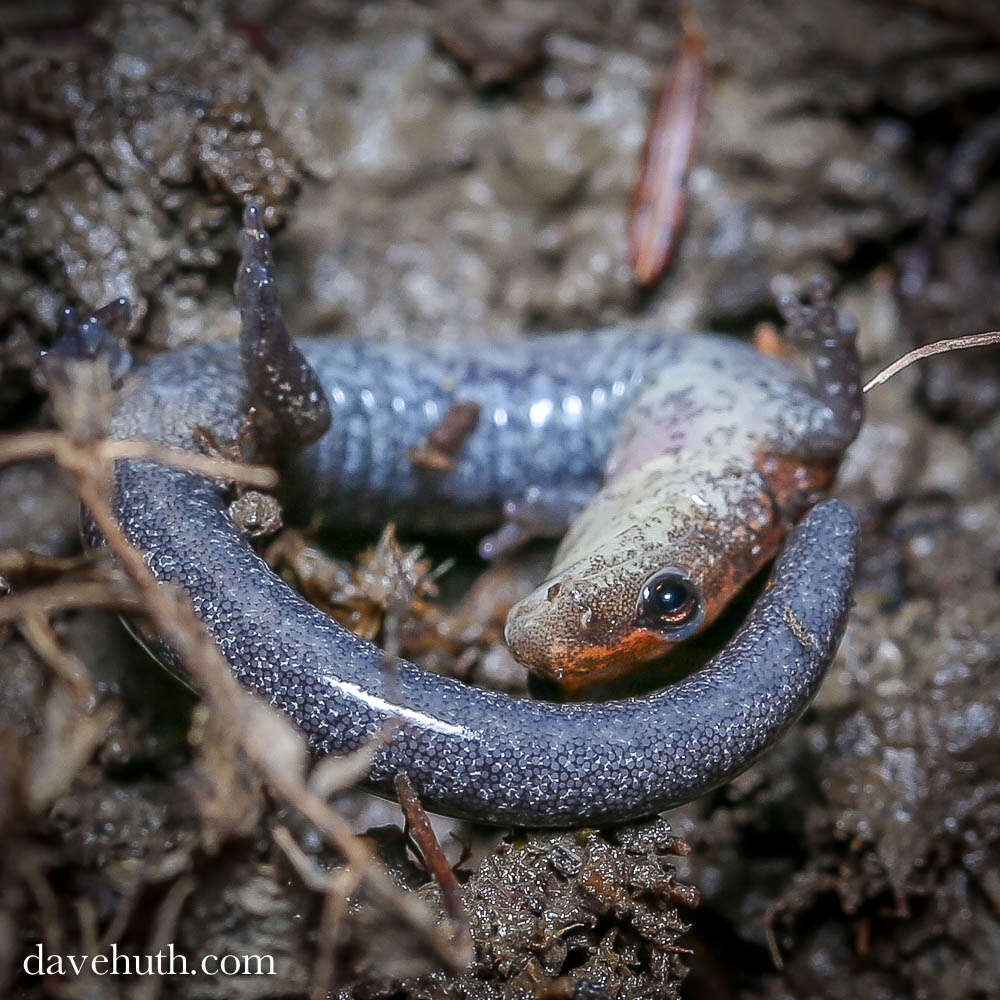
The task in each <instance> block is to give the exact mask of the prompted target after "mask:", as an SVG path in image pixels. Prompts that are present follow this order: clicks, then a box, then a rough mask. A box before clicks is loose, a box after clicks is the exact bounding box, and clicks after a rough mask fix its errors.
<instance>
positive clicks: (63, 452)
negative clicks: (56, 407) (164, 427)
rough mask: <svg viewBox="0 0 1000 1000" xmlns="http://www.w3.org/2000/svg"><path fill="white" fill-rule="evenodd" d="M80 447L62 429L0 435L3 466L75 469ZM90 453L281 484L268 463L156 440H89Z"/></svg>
mask: <svg viewBox="0 0 1000 1000" xmlns="http://www.w3.org/2000/svg"><path fill="white" fill-rule="evenodd" d="M78 450H79V442H78V441H74V440H71V439H70V438H68V437H67V436H66V435H65V434H64V433H62V432H61V431H25V432H22V433H18V434H5V435H0V465H7V464H9V463H10V462H23V461H26V460H29V459H38V458H51V459H54V460H55V461H56V463H57V464H59V465H61V466H62V467H63V468H66V469H68V470H69V471H73V467H74V466H75V465H76V464H77V458H76V456H74V455H73V454H72V453H73V452H74V451H78ZM88 452H89V453H90V454H91V455H92V456H93V458H94V459H96V460H97V461H98V462H99V463H101V464H102V465H103V464H106V463H108V462H113V461H115V460H117V459H135V460H139V461H148V462H157V463H159V464H160V465H169V466H171V467H172V468H175V469H183V470H184V471H185V472H193V473H195V474H197V475H199V476H207V477H208V478H209V479H219V480H226V481H228V482H234V483H240V484H241V485H244V486H253V487H254V488H256V489H260V490H272V489H274V487H275V486H277V484H278V474H277V473H276V472H275V471H274V469H272V468H269V467H268V466H266V465H247V464H246V463H244V462H234V461H232V460H230V459H228V458H220V457H218V456H216V455H202V454H200V453H199V452H196V451H188V450H187V449H185V448H175V447H173V446H172V445H166V444H157V443H156V442H154V441H136V440H132V439H124V440H117V439H114V438H107V439H103V440H100V441H94V442H89V443H88Z"/></svg>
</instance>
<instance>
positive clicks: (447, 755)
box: [112, 215, 858, 826]
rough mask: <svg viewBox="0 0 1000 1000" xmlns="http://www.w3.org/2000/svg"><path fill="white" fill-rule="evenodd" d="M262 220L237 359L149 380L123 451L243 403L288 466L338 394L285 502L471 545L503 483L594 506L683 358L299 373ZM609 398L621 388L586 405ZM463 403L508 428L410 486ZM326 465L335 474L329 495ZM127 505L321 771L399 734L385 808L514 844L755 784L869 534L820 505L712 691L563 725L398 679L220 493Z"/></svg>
mask: <svg viewBox="0 0 1000 1000" xmlns="http://www.w3.org/2000/svg"><path fill="white" fill-rule="evenodd" d="M248 222H249V223H250V225H248V227H247V228H248V230H250V232H249V233H247V234H245V235H244V262H243V266H242V268H241V276H240V279H239V281H238V289H237V290H238V295H239V298H240V304H241V307H242V309H243V318H244V336H243V357H242V358H241V356H240V350H239V348H238V347H237V345H235V344H227V343H219V344H213V345H207V346H200V347H196V348H192V349H190V350H187V351H182V352H179V353H176V354H173V355H169V356H164V357H161V358H158V359H156V360H155V361H153V362H152V363H151V364H150V365H148V366H147V367H146V368H145V369H144V371H143V372H142V373H141V374H140V376H138V379H139V381H138V384H137V385H134V386H133V388H132V391H131V392H129V393H127V394H125V395H124V396H123V398H122V399H121V401H120V402H119V403H118V406H117V409H116V412H115V415H114V419H113V428H112V431H113V433H114V434H115V435H116V436H120V437H125V436H138V437H144V438H148V439H152V440H156V441H162V442H165V443H170V444H175V445H181V446H185V447H195V446H196V438H197V434H198V432H199V429H202V428H204V429H208V430H210V431H211V432H213V434H214V435H215V436H216V437H217V438H218V439H220V440H223V441H225V440H234V439H236V437H237V435H238V433H239V432H240V429H241V426H242V424H243V423H244V421H245V418H246V414H247V411H248V407H249V405H250V404H251V403H252V404H253V405H254V406H255V407H256V408H257V409H258V411H260V415H259V418H258V419H259V425H260V427H261V428H262V431H261V433H262V435H263V437H264V438H265V439H266V441H267V444H268V447H269V448H270V450H271V452H272V453H274V452H275V451H280V449H281V447H282V446H283V445H284V443H285V442H287V441H288V440H289V439H295V440H294V443H293V445H292V446H291V447H292V449H293V450H296V449H297V448H298V447H299V446H300V445H301V443H302V442H303V441H305V440H308V439H309V438H311V437H315V436H316V435H317V434H321V433H322V432H323V430H324V428H325V425H326V423H327V419H328V415H329V414H328V413H327V412H324V411H325V409H326V406H325V404H324V402H323V400H322V396H323V395H325V396H326V398H327V399H328V400H329V406H330V410H331V411H332V417H333V427H332V429H331V430H330V431H329V432H328V433H327V437H326V438H322V439H321V440H320V441H319V443H318V444H317V445H316V446H315V447H313V448H312V449H307V450H306V451H305V452H304V453H303V454H302V455H300V456H299V457H297V458H294V459H293V461H292V462H291V469H290V471H289V474H288V479H289V481H290V482H291V483H292V484H293V490H292V492H293V495H296V494H297V495H300V496H302V495H312V496H313V497H319V498H320V500H321V501H322V502H324V503H325V504H326V505H327V506H328V507H329V508H332V509H333V510H334V511H335V513H336V514H337V515H338V516H341V517H345V518H346V517H348V516H349V515H351V514H352V512H353V514H354V516H353V517H352V520H354V521H357V520H362V521H364V520H372V521H376V522H378V521H382V520H383V519H384V518H386V517H395V518H397V519H400V520H402V521H404V522H408V523H411V524H415V525H419V526H421V527H428V526H433V525H435V524H438V525H440V524H442V523H443V524H444V525H445V526H447V527H450V528H454V527H455V526H456V525H458V524H463V525H472V524H479V523H482V522H483V521H484V520H490V519H493V520H496V518H497V517H498V516H499V515H500V514H501V513H502V506H503V503H504V501H506V500H510V499H511V492H510V487H511V486H515V487H520V488H523V487H524V486H525V484H528V483H531V484H534V485H539V484H541V485H542V486H543V487H544V490H543V492H544V493H546V496H545V498H544V499H545V503H546V504H547V509H556V510H559V509H560V507H563V508H565V509H566V510H567V511H570V510H573V509H575V508H577V507H578V506H579V504H580V503H581V502H582V498H585V497H586V496H587V495H592V494H593V493H594V491H595V490H597V489H598V487H599V486H600V482H601V476H602V473H603V465H604V462H605V459H606V458H607V456H608V453H609V452H610V450H611V448H612V445H613V442H614V438H615V435H616V431H617V428H618V424H619V422H620V421H621V420H622V419H623V417H624V415H625V414H627V412H628V409H629V406H630V404H631V403H632V402H634V400H635V399H636V397H637V392H638V390H639V389H640V387H641V386H642V385H643V383H644V380H645V378H646V377H647V375H648V369H649V365H650V363H651V359H652V361H655V362H656V363H657V364H658V365H661V364H663V363H665V361H669V360H670V358H671V357H672V352H673V350H674V348H673V347H669V346H667V347H665V342H664V340H663V339H661V338H648V337H636V335H634V334H631V333H627V332H623V331H607V332H604V333H600V334H583V335H573V336H552V337H543V338H536V339H532V340H526V341H524V342H523V343H520V344H517V345H512V346H510V347H506V348H502V349H500V348H495V347H493V346H490V347H489V348H488V349H487V350H488V351H489V353H488V355H487V357H488V360H485V359H484V357H483V354H482V352H483V350H484V345H475V344H473V345H471V346H470V345H466V346H464V347H463V346H461V345H458V346H455V347H450V348H448V347H441V348H439V349H436V350H434V351H431V352H426V351H421V350H418V349H415V348H410V347H407V348H401V347H399V346H393V347H391V348H389V347H385V346H381V347H380V346H377V345H365V344H361V343H357V342H352V341H345V340H337V339H328V340H303V341H301V342H300V343H299V345H298V346H299V347H300V348H301V351H302V353H301V355H299V354H298V353H297V352H296V350H295V347H294V346H293V345H292V343H291V341H290V339H289V338H288V336H287V334H286V333H285V332H284V329H283V327H282V326H281V323H280V316H278V313H277V307H276V301H275V291H274V281H273V275H272V274H271V273H270V261H269V257H268V256H267V246H266V239H265V238H264V237H263V234H262V233H260V232H259V231H258V227H257V226H256V225H254V223H255V222H256V219H255V217H254V216H253V215H250V216H249V218H248ZM313 373H315V376H314V374H313ZM456 376H457V377H456ZM597 379H599V381H600V384H601V385H604V384H607V383H608V380H609V379H610V380H611V383H612V384H614V383H621V384H623V385H624V386H625V387H626V388H625V390H624V391H623V392H622V393H621V394H619V395H616V394H613V393H612V394H611V395H610V397H607V396H606V397H605V398H604V399H603V401H601V402H599V403H594V400H595V396H594V394H593V392H592V389H593V388H594V387H595V380H597ZM345 385H346V386H350V385H353V386H355V387H356V388H357V395H356V396H354V397H353V398H352V397H351V396H350V393H348V392H346V391H345ZM362 394H364V395H362ZM342 395H343V397H344V398H343V399H341V396H342ZM571 396H572V397H574V398H578V399H580V400H582V401H583V402H584V409H585V411H586V412H585V413H584V414H583V420H582V422H581V421H577V422H576V423H575V424H574V433H573V435H572V436H564V437H562V440H559V439H558V438H555V439H552V440H550V439H548V438H540V437H539V435H538V434H537V433H536V431H537V427H536V424H537V422H538V421H537V420H534V421H533V420H532V414H533V413H535V414H536V416H537V413H538V411H537V409H536V410H533V409H532V408H533V407H535V405H536V404H537V402H538V401H539V400H541V399H547V400H552V399H564V398H567V397H571ZM597 398H599V397H597ZM455 399H472V400H476V401H478V402H480V404H481V406H482V408H483V411H484V412H487V413H489V414H491V415H492V414H494V413H495V411H496V410H497V409H499V408H502V409H503V410H504V411H505V413H506V415H507V419H506V421H503V420H501V421H497V420H494V419H490V420H488V421H486V422H485V423H484V422H482V421H481V424H480V428H478V429H477V430H476V432H475V433H474V434H473V435H472V437H471V438H470V440H469V441H468V442H466V446H465V447H464V448H463V449H462V451H461V453H460V458H461V460H460V462H459V466H458V468H459V470H460V471H459V474H458V475H449V476H446V477H441V476H440V474H438V475H437V478H435V474H434V473H431V472H429V471H425V470H417V469H414V468H412V467H411V466H409V465H407V464H406V462H405V459H403V458H402V456H405V455H406V453H407V450H408V449H409V447H410V446H411V445H413V444H415V443H418V442H420V441H422V440H423V438H424V436H425V434H426V433H427V430H428V429H429V428H430V427H431V426H433V425H434V424H435V423H436V422H437V420H438V419H440V417H441V416H443V414H444V413H445V412H446V410H447V408H448V406H449V405H450V403H451V402H452V401H454V400H455ZM317 401H318V402H317ZM431 404H433V405H431ZM581 426H582V427H583V430H582V431H581ZM549 431H550V434H551V431H552V428H551V426H550V427H549ZM481 432H482V433H481ZM477 435H479V436H478V437H477ZM850 436H853V434H851V435H850ZM327 464H329V466H331V467H332V468H333V470H334V471H335V472H336V475H335V476H332V477H331V476H329V475H327V476H325V477H324V475H323V472H324V466H325V465H327ZM327 471H329V469H327ZM331 482H332V483H334V484H335V486H333V487H331V485H330V483H331ZM114 503H115V508H116V511H117V514H118V517H119V518H120V520H121V523H122V526H123V528H124V530H125V532H126V534H127V536H128V537H129V539H130V540H131V541H132V542H133V544H135V545H136V546H137V547H138V548H139V549H140V550H141V551H142V552H143V553H144V554H145V556H146V559H147V561H148V563H149V565H150V567H151V569H152V571H153V572H154V574H155V575H156V577H157V578H158V579H160V580H164V581H172V582H177V583H180V584H181V585H182V586H183V587H184V589H185V590H186V591H187V593H188V594H189V596H190V598H191V600H192V602H193V604H194V608H195V611H196V613H197V615H198V617H199V618H200V619H201V620H202V622H203V623H204V624H205V626H206V628H207V630H208V632H209V633H210V634H211V635H212V637H213V638H214V639H215V641H216V642H217V643H218V645H219V647H220V649H221V650H222V652H223V654H224V655H225V657H226V659H227V660H228V662H229V664H230V665H231V667H232V669H233V671H234V673H235V675H236V676H237V678H238V679H239V680H240V681H241V682H242V683H243V684H245V685H246V686H248V687H249V688H251V689H253V690H254V691H256V692H258V693H260V694H261V695H262V696H264V697H265V698H266V699H267V700H269V701H270V702H271V703H272V704H274V705H276V706H277V707H278V708H280V709H281V710H283V711H284V712H286V713H287V714H288V715H289V716H291V718H292V719H293V720H294V721H295V722H296V723H297V724H298V726H299V727H300V728H301V729H302V730H303V732H304V733H305V734H306V735H307V737H308V739H309V741H310V743H311V745H312V746H313V747H314V748H315V750H316V751H318V752H320V753H344V752H348V751H351V750H354V749H357V748H358V747H360V746H362V745H363V744H365V742H366V741H368V740H369V739H371V737H372V736H373V735H375V734H376V733H377V732H378V731H379V730H380V728H381V727H382V726H383V724H384V723H386V722H387V721H388V720H393V719H394V720H396V721H397V722H398V723H399V726H398V729H397V730H396V731H395V733H394V735H393V736H392V738H391V740H390V742H389V743H388V744H387V745H386V746H384V747H382V748H381V749H380V750H379V751H378V753H377V755H376V757H375V763H374V766H373V768H372V772H371V776H370V783H371V784H372V786H373V787H374V788H375V789H376V790H378V791H380V792H383V793H386V794H392V782H393V779H394V777H395V776H396V775H397V774H398V773H401V772H402V773H405V774H406V775H407V776H408V777H409V778H410V780H411V781H412V783H413V785H414V787H415V788H416V790H417V792H418V794H419V795H420V796H421V799H422V800H423V802H424V804H425V805H426V806H427V808H429V809H431V810H433V811H437V812H442V813H447V814H451V815H455V816H461V817H466V818H468V819H472V820H476V821H480V822H487V823H494V824H498V825H505V826H578V825H589V824H603V823H610V822H620V821H623V820H628V819H633V818H638V817H642V816H647V815H650V814H652V813H655V812H658V811H661V810H663V809H666V808H669V807H671V806H674V805H677V804H680V803H682V802H686V801H689V800H691V799H693V798H695V797H697V796H699V795H701V794H702V793H704V792H705V791H707V790H708V789H710V788H712V787H714V786H716V785H718V784H720V783H722V782H725V781H727V780H729V779H731V778H732V777H734V776H735V775H737V774H739V773H740V772H741V771H743V770H744V769H745V768H746V767H748V766H749V765H750V764H751V763H752V762H753V761H754V760H756V758H757V757H758V756H759V755H760V754H761V753H762V752H763V751H764V750H766V749H767V747H768V746H770V745H771V744H773V743H774V742H775V741H776V740H777V739H778V738H779V737H780V736H781V735H782V733H784V731H785V730H786V729H787V728H788V726H789V725H791V724H792V723H793V722H794V721H795V720H796V719H797V718H798V717H799V716H800V714H801V713H802V712H803V711H804V710H805V708H806V707H807V705H808V704H809V702H810V700H811V698H812V697H813V695H814V694H815V692H816V690H817V688H818V687H819V685H820V683H821V681H822V679H823V676H824V674H825V672H826V669H827V667H828V666H829V664H830V662H831V660H832V658H833V655H834V653H835V651H836V647H837V644H838V642H839V639H840V636H841V634H842V632H843V628H844V625H845V621H846V617H847V612H848V609H849V605H850V596H851V588H852V583H853V579H854V567H855V554H856V546H857V536H858V529H857V524H856V520H855V518H854V515H853V514H852V512H851V511H850V510H849V508H847V507H846V506H845V505H843V504H842V503H840V502H838V501H834V500H830V501H825V502H822V503H819V504H818V505H817V506H815V507H814V508H813V509H812V510H811V511H809V512H808V513H807V514H806V515H805V517H804V518H803V519H802V521H801V523H800V524H799V525H798V526H797V527H796V528H794V529H793V530H792V531H791V533H790V535H789V538H788V541H787V543H786V546H785V549H784V551H783V553H782V554H781V556H780V558H779V559H778V561H777V563H776V566H775V569H774V571H773V575H772V578H771V582H770V584H769V586H768V587H767V588H766V589H765V591H764V593H763V595H762V596H761V597H760V598H759V599H758V601H757V603H756V604H755V606H754V608H753V609H752V611H751V613H750V615H749V617H748V619H747V621H746V623H745V624H744V625H743V627H742V628H741V629H740V630H739V632H738V633H737V634H736V636H735V637H734V638H733V639H732V640H731V642H730V643H729V645H727V646H726V648H725V649H723V650H722V652H720V653H719V654H718V655H716V656H715V657H714V658H713V659H712V660H711V661H710V662H709V663H708V664H707V665H706V666H704V667H703V668H702V669H701V670H699V671H698V672H697V673H695V674H694V675H692V676H691V677H689V678H688V679H686V680H684V681H682V682H680V683H678V684H675V685H672V686H670V687H668V688H666V689H664V690H662V691H660V692H657V693H655V694H651V695H647V696H644V697H638V698H629V699H624V700H619V701H614V702H606V703H602V704H584V703H578V704H553V703H547V702H535V701H530V700H517V699H512V698H510V697H507V696H504V695H500V694H497V693H494V692H489V691H484V690H479V689H475V688H472V687H469V686H467V685H464V684H461V683H459V682H457V681H455V680H451V679H448V678H444V677H441V676H437V675H432V674H428V673H426V672H424V671H422V670H420V669H419V668H417V667H416V666H414V665H413V664H410V663H408V662H400V663H398V664H396V665H395V666H394V668H393V669H392V670H391V671H390V672H389V673H387V672H386V657H385V654H384V652H383V651H382V650H380V649H379V648H378V647H377V646H375V645H373V644H371V643H369V642H367V641H365V640H363V639H360V638H359V637H357V636H356V635H354V634H353V633H351V632H349V631H347V630H346V629H344V628H342V627H341V626H339V625H338V624H337V623H336V622H334V621H333V620H331V619H330V618H328V617H327V616H326V615H324V614H323V613H321V612H320V611H318V610H317V609H316V608H314V607H312V606H311V605H309V604H308V603H307V602H306V601H305V600H304V599H303V598H301V597H300V596H299V595H298V594H296V593H295V592H294V591H293V590H292V589H291V588H289V587H288V586H287V585H286V584H285V583H284V582H282V581H281V580H280V579H279V578H278V577H277V576H276V575H275V574H274V573H273V572H272V571H271V570H270V569H269V568H268V567H267V566H266V565H265V563H264V562H263V560H262V559H260V558H259V557H258V556H257V555H256V554H255V553H254V552H253V550H252V549H251V548H250V546H249V545H248V543H247V542H246V540H245V539H244V538H243V537H242V536H241V534H240V532H239V531H238V529H237V527H236V526H235V525H234V523H233V522H232V520H231V518H230V517H229V515H228V513H227V510H226V504H225V501H224V498H223V495H222V492H221V490H220V488H219V487H218V485H217V484H213V483H211V482H209V481H207V480H205V479H202V478H200V477H197V476H193V475H190V474H187V473H183V472H180V471H177V470H174V469H168V468H165V467H162V466H157V465H155V464H152V463H148V462H121V463H119V464H118V467H117V470H116V479H115V488H114Z"/></svg>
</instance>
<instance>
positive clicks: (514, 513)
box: [479, 486, 594, 559]
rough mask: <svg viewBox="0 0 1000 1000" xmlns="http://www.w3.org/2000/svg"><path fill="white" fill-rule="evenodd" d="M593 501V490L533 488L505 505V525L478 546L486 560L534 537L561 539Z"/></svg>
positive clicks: (517, 547)
mask: <svg viewBox="0 0 1000 1000" xmlns="http://www.w3.org/2000/svg"><path fill="white" fill-rule="evenodd" d="M593 498H594V493H593V490H586V489H583V488H581V489H577V490H573V489H548V490H545V489H541V488H539V487H537V486H532V487H530V488H529V489H527V490H526V491H525V494H524V496H523V497H521V499H519V500H508V501H507V502H506V503H505V504H504V505H503V523H502V524H501V525H500V527H499V528H498V529H497V530H496V531H495V532H493V534H491V535H487V536H486V537H485V538H484V539H483V540H482V541H481V542H480V543H479V554H480V556H482V558H483V559H498V558H499V557H500V556H502V555H505V554H506V553H508V552H513V551H514V550H515V549H519V548H520V547H521V546H522V545H525V544H527V543H528V542H530V541H531V540H532V539H534V538H561V537H562V536H563V535H565V534H566V530H567V528H569V526H570V525H571V524H572V523H573V521H574V520H576V517H577V515H578V514H579V513H580V511H582V510H583V508H584V507H586V506H587V504H588V503H590V501H591V500H592V499H593Z"/></svg>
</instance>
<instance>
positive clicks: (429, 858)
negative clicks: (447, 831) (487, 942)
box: [395, 773, 472, 959]
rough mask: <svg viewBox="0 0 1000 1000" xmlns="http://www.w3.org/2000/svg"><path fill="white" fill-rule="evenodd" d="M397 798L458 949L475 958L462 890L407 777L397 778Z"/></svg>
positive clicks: (402, 775) (401, 775) (399, 775)
mask: <svg viewBox="0 0 1000 1000" xmlns="http://www.w3.org/2000/svg"><path fill="white" fill-rule="evenodd" d="M395 785H396V796H397V797H398V799H399V805H400V808H401V809H402V810H403V815H404V816H405V817H406V823H407V826H408V827H409V832H410V837H411V838H412V839H413V842H414V843H415V844H416V845H417V849H418V850H419V851H420V856H421V857H422V858H423V862H424V867H425V868H426V869H427V871H428V872H429V873H430V876H431V878H433V879H434V881H435V882H436V883H437V885H438V888H440V890H441V895H442V897H443V899H444V906H445V910H446V911H447V913H448V916H449V917H451V919H452V920H453V921H454V923H455V939H454V940H455V947H456V948H460V949H462V950H465V951H467V952H468V953H469V957H470V959H471V957H472V929H471V926H470V922H469V912H468V910H466V908H465V903H464V902H463V901H462V890H461V887H460V886H459V884H458V879H457V878H455V872H454V869H453V868H452V867H451V865H450V864H449V863H448V858H447V857H446V856H445V853H444V851H443V850H442V849H441V844H440V843H439V842H438V839H437V834H435V833H434V828H433V827H432V826H431V821H430V818H429V817H428V815H427V810H426V809H424V806H423V803H422V802H421V801H420V797H419V796H418V795H417V791H416V789H415V788H414V787H413V783H412V782H411V781H410V779H409V778H408V777H407V776H406V775H405V774H402V773H400V774H397V775H396V781H395Z"/></svg>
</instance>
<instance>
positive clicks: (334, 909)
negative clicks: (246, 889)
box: [271, 826, 363, 1000]
mask: <svg viewBox="0 0 1000 1000" xmlns="http://www.w3.org/2000/svg"><path fill="white" fill-rule="evenodd" d="M271 836H272V838H273V839H274V842H275V844H277V845H278V847H279V848H280V849H281V850H282V851H284V853H285V856H286V857H287V858H288V860H289V861H290V862H291V864H292V867H293V868H294V869H295V870H296V872H298V875H299V878H300V879H302V881H303V883H304V884H305V885H306V886H307V887H308V888H310V889H312V890H313V892H321V893H323V908H322V912H321V914H320V924H319V931H318V933H317V935H316V959H315V962H314V964H313V974H312V979H311V982H310V987H309V996H310V1000H323V998H324V997H326V996H328V995H329V994H330V991H331V989H332V987H333V981H334V975H335V973H336V963H335V956H334V949H335V948H336V945H337V940H338V938H339V937H340V926H341V923H342V922H343V918H344V915H345V914H346V912H347V899H348V898H349V897H350V896H351V894H352V893H353V892H355V890H356V889H357V887H358V884H359V883H360V881H361V877H362V874H363V873H360V872H359V871H357V870H356V869H341V870H340V871H337V872H328V871H326V870H324V869H323V868H320V866H319V865H318V864H316V862H315V861H313V859H312V858H310V857H309V856H308V855H307V854H306V853H305V851H303V850H302V848H301V847H300V846H299V844H298V841H296V840H295V838H294V837H293V836H292V834H291V832H290V831H289V829H288V827H286V826H278V827H276V828H275V829H274V831H273V832H272V834H271Z"/></svg>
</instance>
